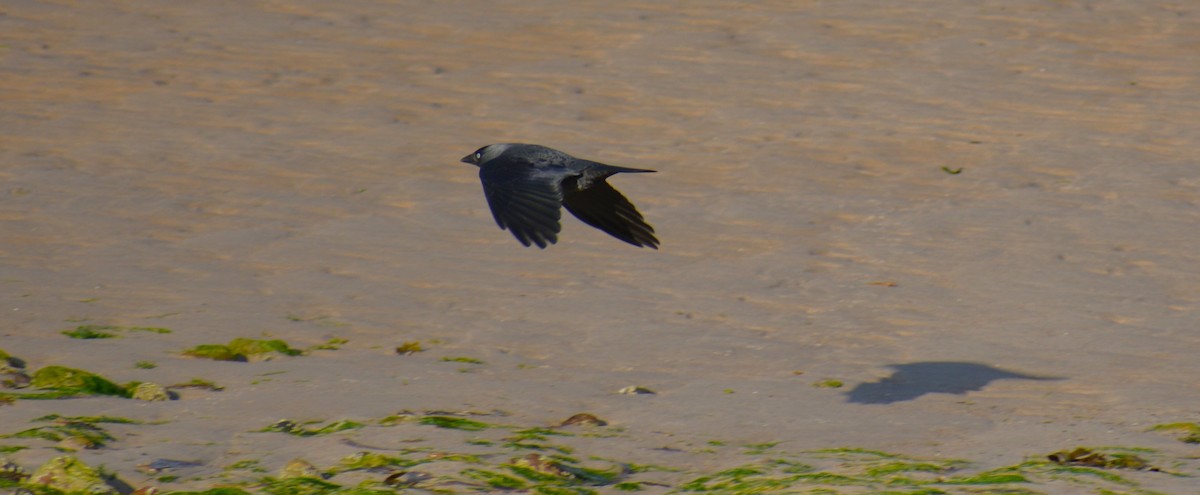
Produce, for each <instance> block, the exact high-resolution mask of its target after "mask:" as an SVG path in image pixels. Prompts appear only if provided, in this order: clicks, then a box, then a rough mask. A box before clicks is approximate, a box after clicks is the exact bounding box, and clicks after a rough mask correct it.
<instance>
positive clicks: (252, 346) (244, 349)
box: [183, 338, 304, 362]
mask: <svg viewBox="0 0 1200 495" xmlns="http://www.w3.org/2000/svg"><path fill="white" fill-rule="evenodd" d="M271 354H282V355H284V356H300V355H302V354H304V351H301V350H298V349H293V348H291V347H289V346H288V344H287V342H284V341H282V340H278V339H273V340H257V339H247V338H236V339H233V340H231V341H229V343H228V344H201V345H198V346H196V347H193V348H191V349H187V350H184V351H183V355H185V356H191V357H196V358H204V359H212V360H214V361H238V362H245V361H249V360H250V358H265V357H267V356H269V355H271Z"/></svg>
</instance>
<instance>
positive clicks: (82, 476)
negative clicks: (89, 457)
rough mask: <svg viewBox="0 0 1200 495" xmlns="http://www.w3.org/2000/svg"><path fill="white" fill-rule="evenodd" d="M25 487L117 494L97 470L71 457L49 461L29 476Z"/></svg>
mask: <svg viewBox="0 0 1200 495" xmlns="http://www.w3.org/2000/svg"><path fill="white" fill-rule="evenodd" d="M27 486H29V487H30V488H32V487H35V486H36V487H38V488H49V489H51V490H55V491H58V492H61V493H66V494H76V493H81V494H88V495H116V494H117V489H116V488H114V487H113V486H112V485H109V484H108V483H107V482H106V480H105V477H104V476H103V475H102V473H101V472H100V471H99V470H97V469H95V468H93V467H91V466H88V465H87V464H84V463H83V462H82V461H80V460H79V459H77V458H75V457H73V456H59V457H55V458H53V459H50V460H49V461H47V462H46V463H45V464H43V465H41V467H38V469H37V470H36V471H34V472H33V474H32V475H30V476H29V481H28V483H27ZM38 491H40V490H38Z"/></svg>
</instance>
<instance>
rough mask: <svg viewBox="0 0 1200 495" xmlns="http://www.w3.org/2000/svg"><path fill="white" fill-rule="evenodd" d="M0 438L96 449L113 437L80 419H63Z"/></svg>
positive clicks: (68, 447)
mask: <svg viewBox="0 0 1200 495" xmlns="http://www.w3.org/2000/svg"><path fill="white" fill-rule="evenodd" d="M0 438H32V439H39V440H48V441H51V442H58V443H59V445H60V446H61V447H64V448H67V449H70V450H75V449H98V448H101V447H104V446H105V445H107V444H108V443H109V442H111V441H113V440H115V438H114V437H113V436H112V435H110V434H108V432H107V431H105V430H104V428H101V427H99V426H96V425H95V424H92V423H87V422H82V421H64V422H61V423H56V424H52V425H46V426H38V427H36V428H30V429H27V430H22V431H18V432H16V433H11V434H8V435H3V436H2V437H0Z"/></svg>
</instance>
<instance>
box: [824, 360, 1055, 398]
mask: <svg viewBox="0 0 1200 495" xmlns="http://www.w3.org/2000/svg"><path fill="white" fill-rule="evenodd" d="M888 367H889V368H892V369H893V370H896V371H895V372H894V373H892V376H889V377H886V378H880V379H879V380H878V381H874V382H870V383H860V384H858V386H856V387H854V389H853V390H850V391H849V392H846V397H847V399H846V400H847V402H853V403H858V404H891V403H893V402H902V401H906V400H913V399H916V398H918V397H920V396H922V395H925V394H954V395H964V394H966V393H967V392H971V391H976V390H983V387H986V386H987V385H988V384H989V383H991V382H993V381H995V380H1011V379H1019V380H1062V379H1063V378H1060V377H1050V376H1036V375H1026V374H1022V373H1015V372H1012V371H1006V370H1002V369H999V368H993V367H991V366H987V365H984V364H978V363H965V362H951V361H931V362H923V363H908V364H890V365H888Z"/></svg>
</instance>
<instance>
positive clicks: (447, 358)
mask: <svg viewBox="0 0 1200 495" xmlns="http://www.w3.org/2000/svg"><path fill="white" fill-rule="evenodd" d="M442 361H443V362H447V363H467V364H483V360H481V359H475V358H473V357H466V356H444V357H442Z"/></svg>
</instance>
